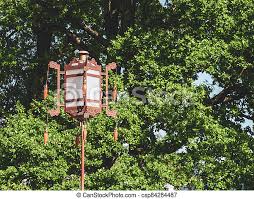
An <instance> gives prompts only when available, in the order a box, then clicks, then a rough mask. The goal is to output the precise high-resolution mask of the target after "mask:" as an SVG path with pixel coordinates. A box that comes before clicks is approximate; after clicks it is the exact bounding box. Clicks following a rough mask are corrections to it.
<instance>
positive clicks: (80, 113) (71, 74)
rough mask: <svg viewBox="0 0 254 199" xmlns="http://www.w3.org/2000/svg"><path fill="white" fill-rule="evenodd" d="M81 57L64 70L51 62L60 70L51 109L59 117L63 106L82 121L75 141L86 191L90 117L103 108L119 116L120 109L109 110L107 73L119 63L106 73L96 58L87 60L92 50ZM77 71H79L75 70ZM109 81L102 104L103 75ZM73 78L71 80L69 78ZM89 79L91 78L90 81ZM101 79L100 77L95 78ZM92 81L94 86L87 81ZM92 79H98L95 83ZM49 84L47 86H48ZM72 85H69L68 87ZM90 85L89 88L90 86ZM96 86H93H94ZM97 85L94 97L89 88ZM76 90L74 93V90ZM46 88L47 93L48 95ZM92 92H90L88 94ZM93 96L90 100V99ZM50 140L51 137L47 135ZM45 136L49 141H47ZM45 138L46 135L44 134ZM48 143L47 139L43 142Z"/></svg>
mask: <svg viewBox="0 0 254 199" xmlns="http://www.w3.org/2000/svg"><path fill="white" fill-rule="evenodd" d="M79 54H80V57H79V59H77V58H74V59H73V60H72V61H71V62H70V63H69V64H67V65H65V66H64V71H60V65H59V64H58V63H56V62H53V61H51V62H49V64H48V67H49V68H52V69H55V70H57V108H56V109H54V110H49V111H48V112H49V113H50V115H51V116H57V115H59V113H60V107H62V106H63V107H64V110H65V112H66V113H68V114H69V115H70V116H71V117H73V118H76V119H77V120H78V121H80V126H81V135H79V136H77V137H76V140H75V144H76V146H79V144H80V142H81V177H80V181H81V190H82V191H84V179H85V144H86V137H87V127H86V122H87V119H88V118H89V117H94V116H96V115H98V114H99V113H101V112H102V109H103V108H105V109H106V114H107V115H108V116H111V117H116V114H117V112H116V111H115V110H109V83H108V78H109V74H108V72H109V71H110V70H114V69H116V67H117V66H116V63H114V62H113V63H110V64H108V65H107V66H106V70H105V72H102V67H101V66H100V65H98V64H97V62H96V60H95V59H88V58H89V53H88V52H87V51H80V52H79ZM75 70H76V71H75ZM60 75H64V104H63V105H62V104H60ZM103 76H104V78H105V81H106V91H105V92H106V97H105V104H103V100H104V99H103V95H102V88H103V78H102V77H103ZM68 78H71V79H68ZM89 78H90V80H89ZM95 78H98V79H99V81H98V79H95ZM88 81H91V85H92V87H91V85H90V84H88V85H87V83H88ZM92 82H95V83H94V85H93V84H92ZM72 84H73V85H75V88H73V89H72V88H71V86H70V85H72ZM47 86H48V85H46V87H47ZM69 86H70V87H69ZM89 86H90V87H89ZM93 86H94V87H93ZM94 88H96V89H97V88H99V89H100V90H99V91H98V92H99V94H98V95H99V97H98V95H96V97H95V96H91V95H90V94H89V93H88V89H89V90H90V91H91V90H92V89H94ZM67 91H68V92H75V95H74V96H72V94H71V93H68V94H67ZM46 93H48V92H46V91H45V96H46ZM81 94H82V95H81ZM88 94H89V95H88ZM89 97H91V99H90V98H89ZM112 98H113V101H115V100H116V98H117V88H116V86H114V90H113V93H112ZM46 138H47V139H48V137H47V136H46ZM47 139H46V140H47ZM44 140H45V134H44ZM114 140H115V141H117V140H118V131H117V129H115V130H114ZM44 142H45V141H44Z"/></svg>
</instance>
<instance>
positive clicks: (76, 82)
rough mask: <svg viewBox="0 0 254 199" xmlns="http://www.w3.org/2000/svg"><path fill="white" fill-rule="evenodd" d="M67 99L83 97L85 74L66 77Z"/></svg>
mask: <svg viewBox="0 0 254 199" xmlns="http://www.w3.org/2000/svg"><path fill="white" fill-rule="evenodd" d="M65 86H66V96H65V97H66V98H65V99H66V100H72V99H78V98H83V76H78V77H69V78H67V79H66V85H65Z"/></svg>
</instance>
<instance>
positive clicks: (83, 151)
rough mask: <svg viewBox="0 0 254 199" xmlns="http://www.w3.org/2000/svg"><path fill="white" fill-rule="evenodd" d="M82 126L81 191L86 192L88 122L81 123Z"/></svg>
mask: <svg viewBox="0 0 254 199" xmlns="http://www.w3.org/2000/svg"><path fill="white" fill-rule="evenodd" d="M80 125H81V190H82V191H84V180H85V142H86V122H85V124H84V122H80Z"/></svg>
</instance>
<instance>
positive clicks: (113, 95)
mask: <svg viewBox="0 0 254 199" xmlns="http://www.w3.org/2000/svg"><path fill="white" fill-rule="evenodd" d="M116 98H117V87H116V85H114V89H113V92H112V100H113V101H114V102H115V101H116Z"/></svg>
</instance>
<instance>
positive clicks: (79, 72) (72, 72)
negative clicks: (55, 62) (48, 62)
mask: <svg viewBox="0 0 254 199" xmlns="http://www.w3.org/2000/svg"><path fill="white" fill-rule="evenodd" d="M81 73H84V70H83V69H76V70H67V71H66V75H74V74H81Z"/></svg>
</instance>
